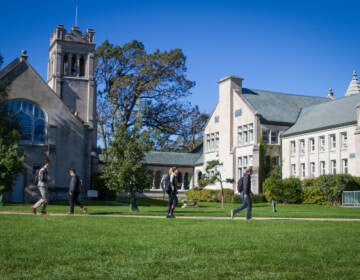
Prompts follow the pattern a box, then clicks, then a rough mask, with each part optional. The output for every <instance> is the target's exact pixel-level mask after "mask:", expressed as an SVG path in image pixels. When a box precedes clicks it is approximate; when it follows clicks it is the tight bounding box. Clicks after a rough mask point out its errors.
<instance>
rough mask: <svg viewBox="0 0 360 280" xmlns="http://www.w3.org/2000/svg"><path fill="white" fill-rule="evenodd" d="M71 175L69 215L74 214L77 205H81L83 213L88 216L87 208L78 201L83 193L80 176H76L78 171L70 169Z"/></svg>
mask: <svg viewBox="0 0 360 280" xmlns="http://www.w3.org/2000/svg"><path fill="white" fill-rule="evenodd" d="M69 175H70V184H69V195H70V210H69V213H68V214H69V215H73V214H74V207H75V204H76V205H79V206H80V208H81V209H82V211H83V213H84V214H86V213H87V209H86V207H85V206H84V205H83V204H81V203H80V202H79V200H78V198H79V194H80V192H81V185H80V179H79V177H78V175H76V171H75V169H74V168H70V170H69Z"/></svg>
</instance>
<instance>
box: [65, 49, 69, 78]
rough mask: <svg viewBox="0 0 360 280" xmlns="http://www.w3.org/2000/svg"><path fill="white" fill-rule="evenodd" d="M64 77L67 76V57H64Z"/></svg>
mask: <svg viewBox="0 0 360 280" xmlns="http://www.w3.org/2000/svg"><path fill="white" fill-rule="evenodd" d="M64 75H69V57H68V55H67V54H65V55H64Z"/></svg>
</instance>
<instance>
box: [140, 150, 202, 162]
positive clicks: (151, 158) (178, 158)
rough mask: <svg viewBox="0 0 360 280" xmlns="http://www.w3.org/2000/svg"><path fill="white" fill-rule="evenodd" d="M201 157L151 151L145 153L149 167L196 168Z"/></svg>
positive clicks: (194, 154)
mask: <svg viewBox="0 0 360 280" xmlns="http://www.w3.org/2000/svg"><path fill="white" fill-rule="evenodd" d="M200 157H201V154H200V153H175V152H156V151H150V152H147V153H145V162H146V163H147V164H149V165H166V166H173V165H174V166H194V164H195V162H197V160H198V159H199V158H200Z"/></svg>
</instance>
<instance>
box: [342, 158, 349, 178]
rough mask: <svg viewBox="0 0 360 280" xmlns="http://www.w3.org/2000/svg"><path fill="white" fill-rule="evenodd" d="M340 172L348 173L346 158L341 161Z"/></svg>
mask: <svg viewBox="0 0 360 280" xmlns="http://www.w3.org/2000/svg"><path fill="white" fill-rule="evenodd" d="M341 172H342V173H344V174H348V173H349V161H348V159H347V158H343V159H342V160H341Z"/></svg>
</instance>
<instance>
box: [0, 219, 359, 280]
mask: <svg viewBox="0 0 360 280" xmlns="http://www.w3.org/2000/svg"><path fill="white" fill-rule="evenodd" d="M0 225H1V226H0V239H1V242H0V255H1V258H0V275H1V276H0V278H1V279H4V280H7V279H359V278H358V277H359V275H360V259H359V258H358V254H359V245H358V235H359V232H360V223H359V222H315V221H283V220H275V221H255V220H254V221H239V220H233V221H231V220H220V221H215V220H180V219H146V218H121V217H112V216H108V217H106V216H105V217H104V216H91V215H89V216H74V217H73V216H69V217H67V216H40V215H38V216H32V215H0Z"/></svg>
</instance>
